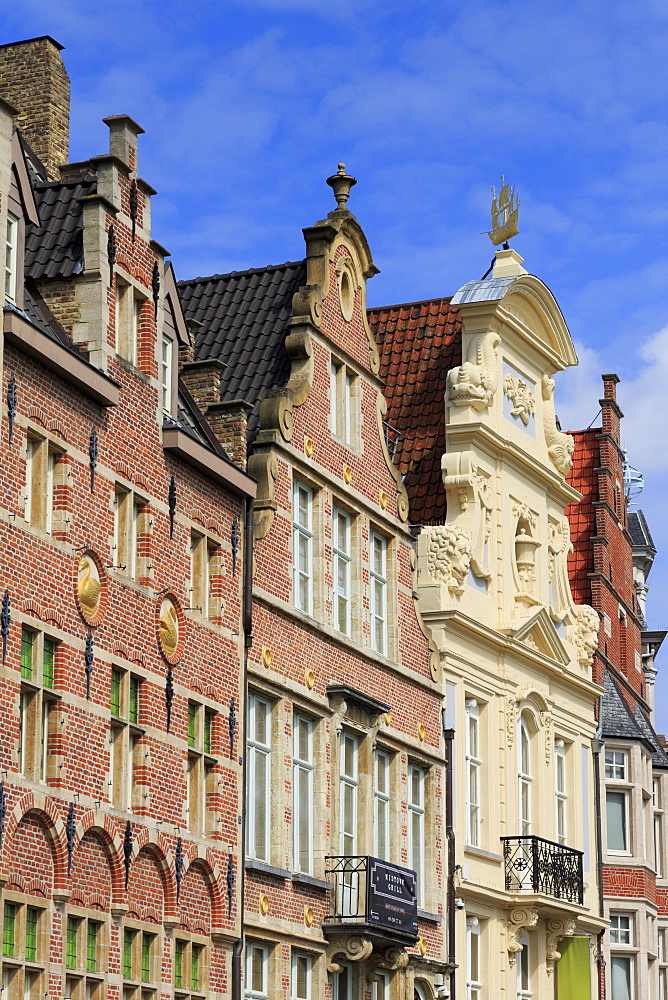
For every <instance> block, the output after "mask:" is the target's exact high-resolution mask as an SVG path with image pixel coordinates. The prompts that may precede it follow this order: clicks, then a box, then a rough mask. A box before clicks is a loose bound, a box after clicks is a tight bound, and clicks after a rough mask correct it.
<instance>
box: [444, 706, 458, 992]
mask: <svg viewBox="0 0 668 1000" xmlns="http://www.w3.org/2000/svg"><path fill="white" fill-rule="evenodd" d="M443 722H444V723H445V719H444V720H443ZM443 739H444V740H445V838H446V840H447V844H448V881H447V895H446V906H447V950H448V965H449V966H450V969H451V972H450V1000H455V997H456V991H455V966H456V964H457V963H456V961H455V952H456V946H455V874H456V867H455V827H454V808H453V754H454V746H455V731H454V729H446V728H445V725H444V726H443Z"/></svg>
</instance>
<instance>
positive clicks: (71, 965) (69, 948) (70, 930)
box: [65, 917, 79, 969]
mask: <svg viewBox="0 0 668 1000" xmlns="http://www.w3.org/2000/svg"><path fill="white" fill-rule="evenodd" d="M78 929H79V920H78V918H77V917H68V918H67V944H66V950H65V965H66V966H67V968H68V969H76V967H77V931H78Z"/></svg>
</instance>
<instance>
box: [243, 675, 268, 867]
mask: <svg viewBox="0 0 668 1000" xmlns="http://www.w3.org/2000/svg"><path fill="white" fill-rule="evenodd" d="M247 768H248V770H247V808H248V818H247V825H246V831H247V849H248V854H249V857H251V858H258V859H259V860H260V861H268V860H269V820H270V802H269V798H270V789H271V705H270V704H269V702H268V701H265V700H264V699H263V698H258V697H257V695H253V694H251V695H250V696H249V698H248V751H247Z"/></svg>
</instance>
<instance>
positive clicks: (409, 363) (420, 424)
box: [368, 298, 462, 524]
mask: <svg viewBox="0 0 668 1000" xmlns="http://www.w3.org/2000/svg"><path fill="white" fill-rule="evenodd" d="M368 317H369V324H370V326H371V330H372V331H373V334H374V336H375V338H376V342H377V344H378V349H379V351H380V373H381V378H382V379H383V381H384V383H385V398H386V399H387V403H388V410H387V417H386V420H387V421H388V423H389V424H390V425H391V426H392V427H394V428H396V430H397V431H398V432H399V435H400V437H399V443H398V447H397V452H396V456H395V461H396V463H397V465H398V466H399V468H400V470H401V473H402V475H403V476H404V484H405V486H406V489H407V491H408V496H409V500H410V509H411V512H410V518H411V521H412V522H413V523H414V524H443V522H444V521H445V508H446V502H445V490H444V489H443V482H442V479H441V456H442V455H443V453H444V452H445V387H446V379H447V374H448V370H449V369H450V368H453V367H454V366H455V365H459V364H461V360H462V335H461V329H462V327H461V319H460V315H459V311H458V310H457V309H456V308H451V307H450V299H449V298H447V299H432V300H429V301H426V302H409V303H404V304H402V305H396V306H385V307H383V308H380V309H370V310H369V312H368Z"/></svg>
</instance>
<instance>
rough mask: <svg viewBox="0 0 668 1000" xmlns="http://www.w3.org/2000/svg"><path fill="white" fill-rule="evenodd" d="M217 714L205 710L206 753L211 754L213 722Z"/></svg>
mask: <svg viewBox="0 0 668 1000" xmlns="http://www.w3.org/2000/svg"><path fill="white" fill-rule="evenodd" d="M215 714H216V713H215V712H212V711H211V709H209V708H206V709H205V710H204V753H211V747H212V745H213V737H212V734H213V720H214V717H215Z"/></svg>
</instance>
